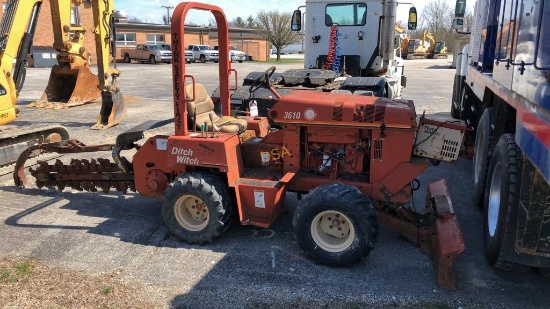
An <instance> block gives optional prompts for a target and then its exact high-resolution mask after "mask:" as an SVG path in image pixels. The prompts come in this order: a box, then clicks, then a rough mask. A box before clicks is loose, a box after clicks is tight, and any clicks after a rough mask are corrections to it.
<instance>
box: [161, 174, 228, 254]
mask: <svg viewBox="0 0 550 309" xmlns="http://www.w3.org/2000/svg"><path fill="white" fill-rule="evenodd" d="M164 196H165V200H164V203H163V204H162V217H163V219H164V223H165V224H166V225H167V226H168V229H169V230H170V232H171V233H172V234H173V235H174V236H175V237H176V238H177V239H179V240H181V241H184V242H187V243H189V244H200V245H203V244H207V243H211V242H212V241H213V240H214V239H215V238H216V237H218V236H220V235H221V234H222V233H223V232H225V231H226V230H227V228H228V227H229V223H230V220H231V216H232V212H233V199H232V198H231V196H230V193H229V190H228V188H227V185H226V184H225V183H224V182H223V181H222V180H221V179H220V178H218V177H217V176H214V175H211V174H206V173H188V174H184V175H183V176H181V177H178V178H177V179H176V180H174V182H172V184H171V185H170V187H169V188H168V189H167V190H166V192H165V193H164Z"/></svg>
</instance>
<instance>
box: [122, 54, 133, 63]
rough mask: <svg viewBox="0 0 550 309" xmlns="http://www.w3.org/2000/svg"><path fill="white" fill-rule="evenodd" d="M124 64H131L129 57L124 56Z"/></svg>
mask: <svg viewBox="0 0 550 309" xmlns="http://www.w3.org/2000/svg"><path fill="white" fill-rule="evenodd" d="M124 62H126V63H130V62H132V59H130V55H128V54H124Z"/></svg>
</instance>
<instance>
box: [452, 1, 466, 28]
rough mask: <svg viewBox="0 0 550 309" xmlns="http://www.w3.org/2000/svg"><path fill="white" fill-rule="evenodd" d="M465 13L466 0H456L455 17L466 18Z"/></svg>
mask: <svg viewBox="0 0 550 309" xmlns="http://www.w3.org/2000/svg"><path fill="white" fill-rule="evenodd" d="M465 12H466V0H456V5H455V17H464V13H465ZM453 24H454V23H453ZM455 29H456V28H455Z"/></svg>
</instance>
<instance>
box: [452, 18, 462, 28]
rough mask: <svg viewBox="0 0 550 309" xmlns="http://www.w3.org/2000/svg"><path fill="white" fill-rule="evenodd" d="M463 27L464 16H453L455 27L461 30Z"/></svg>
mask: <svg viewBox="0 0 550 309" xmlns="http://www.w3.org/2000/svg"><path fill="white" fill-rule="evenodd" d="M462 28H464V18H462V17H456V18H453V29H455V30H460V29H462Z"/></svg>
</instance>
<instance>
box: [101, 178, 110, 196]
mask: <svg viewBox="0 0 550 309" xmlns="http://www.w3.org/2000/svg"><path fill="white" fill-rule="evenodd" d="M101 188H102V189H103V193H105V194H107V193H109V190H111V184H110V183H109V182H108V181H102V182H101Z"/></svg>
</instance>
